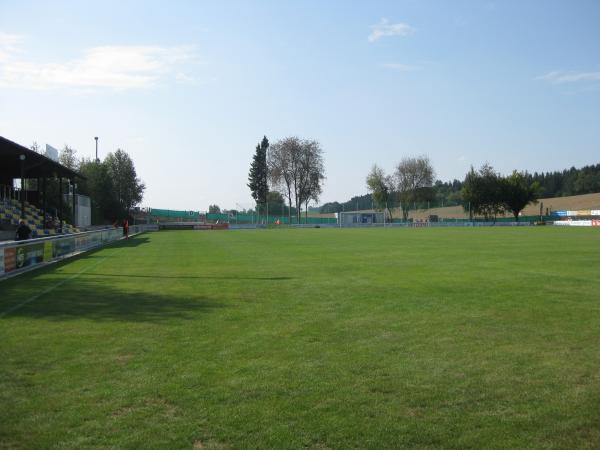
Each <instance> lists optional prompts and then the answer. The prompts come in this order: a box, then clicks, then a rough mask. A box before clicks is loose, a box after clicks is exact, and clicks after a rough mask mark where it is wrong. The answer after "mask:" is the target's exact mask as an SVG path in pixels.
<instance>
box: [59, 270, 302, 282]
mask: <svg viewBox="0 0 600 450" xmlns="http://www.w3.org/2000/svg"><path fill="white" fill-rule="evenodd" d="M62 273H64V274H67V275H68V274H75V273H76V272H62ZM80 276H82V277H86V278H101V277H104V278H112V277H122V278H151V279H156V278H159V279H173V280H245V281H286V280H293V278H292V277H242V276H239V277H238V276H233V275H232V276H218V275H216V276H211V275H206V276H204V275H181V276H177V275H175V276H171V275H131V274H122V273H84V274H81V275H80Z"/></svg>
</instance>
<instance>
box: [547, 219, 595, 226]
mask: <svg viewBox="0 0 600 450" xmlns="http://www.w3.org/2000/svg"><path fill="white" fill-rule="evenodd" d="M592 222H600V220H596V221H592V220H557V221H555V222H554V225H562V226H567V227H591V226H592V225H593V223H592Z"/></svg>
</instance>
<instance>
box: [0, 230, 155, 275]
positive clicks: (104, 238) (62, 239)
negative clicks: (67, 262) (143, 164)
mask: <svg viewBox="0 0 600 450" xmlns="http://www.w3.org/2000/svg"><path fill="white" fill-rule="evenodd" d="M145 231H158V227H157V226H156V225H132V226H130V227H129V234H130V235H135V234H139V233H143V232H145ZM122 237H123V231H122V228H106V229H103V230H96V231H87V232H83V233H74V234H67V235H59V236H51V237H44V238H39V239H30V240H27V241H7V242H3V243H0V279H2V278H3V277H6V276H8V275H13V274H17V273H20V272H24V271H26V270H29V269H31V268H34V267H36V266H40V265H42V264H46V263H50V262H53V261H58V260H61V259H64V258H67V257H69V256H73V255H76V254H78V253H82V252H85V251H88V250H92V249H94V248H97V247H102V246H103V245H107V244H109V243H111V242H115V241H117V240H119V239H121V238H122Z"/></svg>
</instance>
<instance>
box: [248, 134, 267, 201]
mask: <svg viewBox="0 0 600 450" xmlns="http://www.w3.org/2000/svg"><path fill="white" fill-rule="evenodd" d="M268 149H269V140H268V139H267V137H266V136H264V137H263V139H262V141H261V142H260V144H257V145H256V151H255V153H254V156H253V158H252V163H251V164H250V172H249V174H248V187H249V188H250V192H251V194H252V198H253V199H254V201H255V202H256V205H257V207H258V209H259V210H260V207H262V206H264V205H265V204H266V202H267V194H268V192H269V184H268V180H267V176H268V169H267V150H268Z"/></svg>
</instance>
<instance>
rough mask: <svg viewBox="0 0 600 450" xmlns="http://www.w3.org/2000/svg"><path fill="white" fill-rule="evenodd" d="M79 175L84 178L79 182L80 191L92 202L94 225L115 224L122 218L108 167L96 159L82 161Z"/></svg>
mask: <svg viewBox="0 0 600 450" xmlns="http://www.w3.org/2000/svg"><path fill="white" fill-rule="evenodd" d="M79 173H80V174H81V175H83V177H84V178H83V179H81V180H80V181H79V184H78V190H79V192H80V193H82V194H84V195H88V196H89V197H90V199H91V202H92V205H91V206H92V223H94V224H99V223H102V222H105V221H109V222H110V223H114V222H115V221H116V220H117V219H119V218H120V216H121V212H120V205H119V202H118V200H117V198H116V196H115V194H114V191H115V190H114V184H113V179H112V177H111V175H110V173H109V171H108V166H107V165H106V164H104V163H102V162H98V161H96V160H95V159H94V160H91V159H82V160H81V161H80V162H79Z"/></svg>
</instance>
